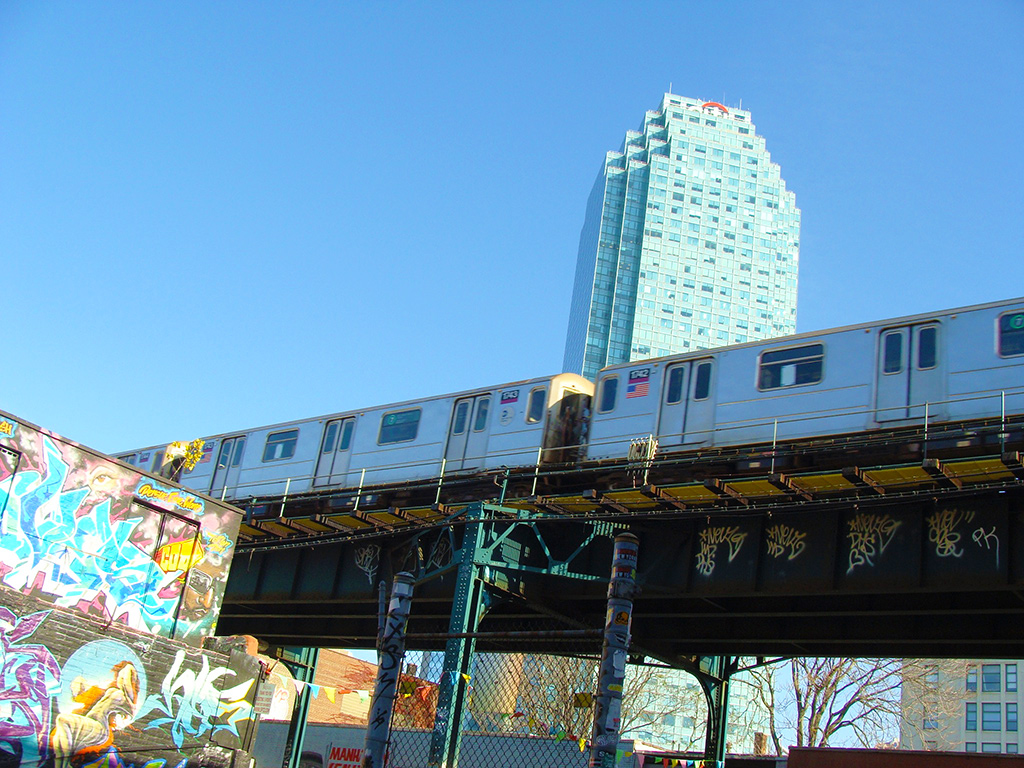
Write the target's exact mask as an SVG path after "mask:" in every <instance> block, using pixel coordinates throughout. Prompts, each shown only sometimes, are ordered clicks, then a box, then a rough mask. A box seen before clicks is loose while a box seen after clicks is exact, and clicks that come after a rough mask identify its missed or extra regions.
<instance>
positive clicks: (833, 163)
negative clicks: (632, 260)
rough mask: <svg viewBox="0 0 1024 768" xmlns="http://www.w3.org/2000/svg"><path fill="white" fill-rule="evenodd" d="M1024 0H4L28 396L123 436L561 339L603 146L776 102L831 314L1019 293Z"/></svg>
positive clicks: (93, 430) (263, 417) (357, 393)
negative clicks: (693, 116)
mask: <svg viewBox="0 0 1024 768" xmlns="http://www.w3.org/2000/svg"><path fill="white" fill-rule="evenodd" d="M1022 73H1024V2H1020V0H981V1H980V2H972V3H964V2H959V1H958V2H913V3H908V2H891V1H890V2H874V1H869V2H858V3H849V2H835V3H825V2H813V3H812V2H785V3H769V2H763V1H761V0H757V1H754V2H729V1H723V2H681V1H676V2H666V3H629V4H627V3H615V4H612V3H468V2H467V3H464V4H452V3H448V4H446V3H415V4H414V3H404V2H392V3H386V4H385V3H379V4H378V3H287V4H286V3H279V4H271V3H249V2H239V3H230V2H222V3H208V2H205V1H204V2H175V3H158V2H124V3H116V2H105V3H82V2H14V1H12V0H7V1H6V2H0V256H2V261H0V263H2V265H3V284H4V291H3V297H2V307H3V315H2V317H3V320H4V323H3V325H4V328H5V334H4V338H5V343H4V355H3V368H2V370H3V378H2V380H0V408H2V409H4V410H8V411H11V412H13V413H14V414H16V415H19V416H21V417H23V418H26V419H29V420H31V421H35V422H36V423H39V424H41V425H43V426H46V427H49V428H51V429H54V430H56V431H58V432H60V433H62V434H64V435H66V436H67V437H70V438H72V439H74V440H78V441H80V442H83V443H86V444H88V445H92V446H94V447H96V448H99V449H101V450H105V451H119V450H123V449H127V448H132V447H138V446H140V445H149V444H155V443H159V442H165V441H169V440H173V439H190V438H193V437H197V436H201V435H207V434H212V433H217V432H222V431H227V430H232V429H240V428H245V427H251V426H255V425H259V424H266V423H273V422H277V421H283V420H286V419H292V418H300V417H305V416H314V415H320V414H324V413H330V412H334V411H340V410H347V409H351V408H358V407H362V406H369V405H374V404H379V403H387V402H393V401H397V400H403V399H409V398H414V397H418V396H425V395H432V394H439V393H443V392H449V391H454V390H459V389H464V388H468V387H472V386H477V385H484V384H491V383H495V384H496V383H499V382H504V381H509V380H515V379H520V378H525V377H528V376H534V375H541V374H546V373H554V372H557V371H558V370H560V368H561V361H562V349H563V343H564V338H565V329H566V320H567V316H568V306H569V297H570V293H571V289H572V276H573V271H574V266H575V259H576V246H577V242H578V237H579V230H580V226H581V225H582V223H583V212H584V203H585V200H586V197H587V194H588V193H589V191H590V188H591V186H592V184H593V182H594V179H595V177H596V175H597V172H598V169H599V166H600V163H601V160H602V158H603V156H604V153H605V152H606V151H607V150H610V149H617V148H618V147H619V145H620V143H621V141H622V137H623V134H624V132H625V131H626V130H627V129H630V128H636V127H637V126H638V125H639V123H640V120H641V117H642V115H643V113H644V111H645V110H647V109H653V108H655V107H656V106H657V105H658V103H659V101H660V98H661V96H662V94H663V93H664V92H665V91H666V90H667V89H668V87H669V84H670V83H672V84H673V86H674V87H673V90H674V92H676V93H678V94H681V95H684V96H694V97H700V98H706V99H709V100H711V99H713V100H716V101H722V102H724V103H725V104H727V105H738V104H739V102H740V100H742V103H743V107H744V108H746V109H750V110H751V112H752V114H753V120H754V123H755V125H756V126H757V128H758V131H759V133H761V134H762V135H763V136H765V137H767V141H768V148H769V150H770V151H771V153H772V155H773V158H774V159H775V160H776V161H777V162H779V163H780V164H781V166H782V173H783V177H784V178H785V179H786V181H787V183H788V185H789V187H790V188H791V189H793V190H794V191H795V193H796V197H797V204H798V205H799V207H800V208H801V210H802V212H803V232H802V247H801V254H800V257H801V265H800V293H799V310H798V318H799V320H798V323H799V328H800V330H803V331H807V330H814V329H819V328H825V327H830V326H836V325H843V324H847V323H852V322H859V321H867V320H872V319H878V318H881V317H887V316H893V315H901V314H907V313H910V312H917V311H927V310H933V309H938V308H945V307H951V306H958V305H962V304H970V303H977V302H983V301H989V300H995V299H1001V298H1006V297H1009V296H1014V295H1020V294H1024V279H1022V278H1024V258H1022V255H1024V247H1022V246H1024V215H1022V212H1024V184H1022V181H1024V150H1022V140H1021V125H1022V124H1024V93H1022V90H1024V85H1022V83H1024V77H1022Z"/></svg>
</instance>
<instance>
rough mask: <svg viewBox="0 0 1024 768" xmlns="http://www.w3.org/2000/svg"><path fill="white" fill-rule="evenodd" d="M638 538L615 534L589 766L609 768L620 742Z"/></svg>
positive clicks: (625, 534)
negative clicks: (623, 685)
mask: <svg viewBox="0 0 1024 768" xmlns="http://www.w3.org/2000/svg"><path fill="white" fill-rule="evenodd" d="M639 548H640V541H639V540H638V539H637V537H636V536H634V535H633V534H631V533H621V534H619V535H618V536H616V537H615V549H614V552H613V554H612V578H611V581H609V582H608V613H607V614H606V617H605V625H604V647H603V648H602V649H601V670H600V679H599V680H598V687H597V701H595V702H594V731H593V734H592V736H591V739H590V766H591V768H612V766H614V765H615V752H616V749H618V746H619V723H620V720H621V717H622V684H623V681H624V680H625V678H626V659H627V656H628V654H629V640H630V636H629V632H630V626H631V624H632V621H633V597H634V595H636V557H637V551H638V550H639Z"/></svg>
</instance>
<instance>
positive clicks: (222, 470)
mask: <svg viewBox="0 0 1024 768" xmlns="http://www.w3.org/2000/svg"><path fill="white" fill-rule="evenodd" d="M243 451H245V435H236V436H235V437H225V438H224V439H223V440H221V443H220V452H219V453H218V454H217V466H216V467H215V468H214V470H213V482H212V483H211V484H210V495H211V496H212V497H213V498H215V499H219V498H220V497H221V495H222V494H224V493H225V489H231V488H233V487H236V486H237V485H238V473H239V470H240V468H241V466H242V453H243Z"/></svg>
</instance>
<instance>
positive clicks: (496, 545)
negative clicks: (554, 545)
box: [412, 503, 626, 583]
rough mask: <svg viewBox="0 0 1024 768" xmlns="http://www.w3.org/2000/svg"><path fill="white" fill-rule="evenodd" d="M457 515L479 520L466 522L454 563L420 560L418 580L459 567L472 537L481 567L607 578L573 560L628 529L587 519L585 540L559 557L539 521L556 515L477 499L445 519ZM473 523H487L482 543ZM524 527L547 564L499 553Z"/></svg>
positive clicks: (475, 559) (453, 519) (451, 519)
mask: <svg viewBox="0 0 1024 768" xmlns="http://www.w3.org/2000/svg"><path fill="white" fill-rule="evenodd" d="M457 519H458V520H464V519H473V520H476V521H478V522H475V523H471V524H467V526H466V527H467V531H466V532H465V534H464V537H463V543H462V546H461V547H460V548H459V549H458V550H455V551H454V552H453V555H452V562H451V563H449V564H446V565H444V566H438V567H435V568H434V569H432V570H428V569H425V568H423V563H422V562H421V563H420V566H421V568H420V575H419V578H418V579H417V583H423V582H426V581H430V580H432V579H435V578H437V577H439V576H443V575H444V574H446V573H450V572H452V571H453V570H455V569H456V567H457V565H456V564H457V563H459V562H462V561H463V557H462V550H463V549H464V548H465V547H466V542H467V541H469V540H470V538H472V539H473V542H472V544H471V548H472V554H471V557H472V559H473V563H474V564H475V565H477V566H480V567H487V568H494V569H500V570H504V571H509V572H514V573H534V574H539V575H544V576H560V577H564V578H570V579H578V580H581V581H599V582H600V581H606V580H607V576H606V575H595V574H592V573H586V572H583V571H580V570H573V567H572V564H573V562H574V561H575V560H576V559H577V558H578V557H579V556H580V555H581V554H582V553H583V551H584V550H585V549H586V547H587V546H588V545H589V544H591V543H592V542H593V541H594V540H596V539H598V538H600V537H607V538H609V539H611V538H614V536H615V533H616V531H620V530H625V528H626V526H624V525H621V524H618V523H612V522H608V521H604V520H594V521H589V522H586V523H585V525H586V527H587V528H588V529H589V530H588V533H587V534H586V535H585V536H584V537H583V540H582V541H581V542H580V543H579V545H578V546H577V547H576V549H575V550H574V551H573V552H572V553H570V554H569V555H568V556H567V557H564V558H562V559H558V558H556V557H555V556H554V555H553V554H552V552H551V548H550V547H549V546H548V543H547V541H546V540H545V536H544V533H543V531H542V530H541V528H540V526H539V525H538V524H537V523H538V521H543V520H556V519H559V518H558V516H557V515H553V514H550V513H543V512H535V511H527V510H521V509H513V508H510V507H503V506H500V505H497V504H483V503H476V504H471V505H469V506H468V507H466V508H465V509H463V510H461V511H460V512H459V513H458V514H456V515H452V516H451V517H449V518H448V520H447V521H446V522H451V523H455V522H456V520H457ZM470 525H481V526H484V527H483V528H482V530H481V533H482V534H483V537H482V539H481V541H480V542H479V543H477V541H476V538H475V537H471V536H470V534H469V531H468V528H469V526H470ZM497 526H501V527H503V528H504V530H502V531H500V532H496V531H495V530H494V529H495V527H497ZM522 528H526V529H528V530H530V531H531V532H532V533H533V535H534V536H535V537H536V543H537V544H538V545H539V547H540V550H541V552H542V553H543V555H544V557H545V559H546V560H547V563H546V564H545V565H543V566H535V565H526V564H524V563H522V562H519V561H512V560H509V559H508V558H507V557H503V556H499V555H497V554H496V553H497V552H498V551H499V549H501V548H502V545H503V544H504V543H506V542H507V541H508V540H509V538H510V537H511V536H512V534H513V532H515V531H517V530H521V529H522ZM421 536H422V534H420V535H417V536H416V537H414V538H413V540H412V543H413V546H416V544H417V543H418V542H419V540H420V538H421ZM453 549H454V547H453Z"/></svg>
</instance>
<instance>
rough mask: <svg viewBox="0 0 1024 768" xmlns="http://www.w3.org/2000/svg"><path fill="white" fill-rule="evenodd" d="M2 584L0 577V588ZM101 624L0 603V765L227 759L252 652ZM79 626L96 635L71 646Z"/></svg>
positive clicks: (249, 714)
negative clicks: (218, 649)
mask: <svg viewBox="0 0 1024 768" xmlns="http://www.w3.org/2000/svg"><path fill="white" fill-rule="evenodd" d="M13 594H14V593H12V592H11V591H10V590H3V589H2V588H0V598H6V596H7V595H13ZM22 599H23V598H22ZM23 600H24V599H23ZM36 602H38V601H36ZM83 624H86V625H88V626H83ZM111 630H112V628H107V627H105V626H104V625H102V624H99V623H97V622H94V621H89V620H83V619H82V617H81V616H78V615H76V614H75V613H73V612H72V611H69V610H60V609H54V610H42V611H33V612H31V613H26V614H24V615H22V616H20V617H19V616H18V615H16V613H15V612H13V611H11V610H10V609H8V608H3V607H0V650H2V655H0V660H2V664H3V666H2V678H0V679H2V681H3V683H2V688H0V766H3V768H8V767H9V766H38V767H39V768H50V767H51V766H52V768H72V766H73V767H74V768H93V766H95V767H96V768H99V766H100V765H102V766H104V767H105V768H109V767H111V766H114V767H116V768H185V766H189V765H199V764H203V765H211V766H213V765H222V764H223V765H228V764H230V763H231V759H232V758H231V752H232V751H234V750H242V749H244V748H245V747H247V746H248V742H249V740H250V739H251V730H252V725H253V721H254V717H255V715H254V713H253V707H252V703H253V700H254V696H255V687H256V685H257V681H258V679H259V677H260V666H259V663H258V662H257V661H256V660H255V659H254V658H253V657H245V656H244V655H243V657H242V658H243V659H245V660H246V661H244V662H243V661H239V660H238V659H237V658H236V657H235V656H232V657H228V656H224V655H223V654H217V653H213V652H210V651H199V650H197V649H194V648H186V647H184V646H182V644H181V643H178V642H175V641H170V640H164V639H161V638H149V639H148V641H147V643H140V642H139V638H140V637H141V636H140V635H139V634H138V633H132V632H131V631H130V630H118V631H116V633H115V634H117V635H118V637H109V636H107V637H102V635H103V634H105V635H110V634H112V631H111ZM82 636H93V637H101V638H102V639H94V640H91V641H89V642H86V643H85V644H84V645H81V647H78V646H79V643H78V642H77V640H76V637H82ZM142 645H148V647H147V648H146V650H145V651H142V650H141V649H140V646H142ZM68 650H70V653H67V651H68ZM65 654H66V655H65ZM62 658H63V661H62ZM154 681H160V682H159V683H156V682H154Z"/></svg>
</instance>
